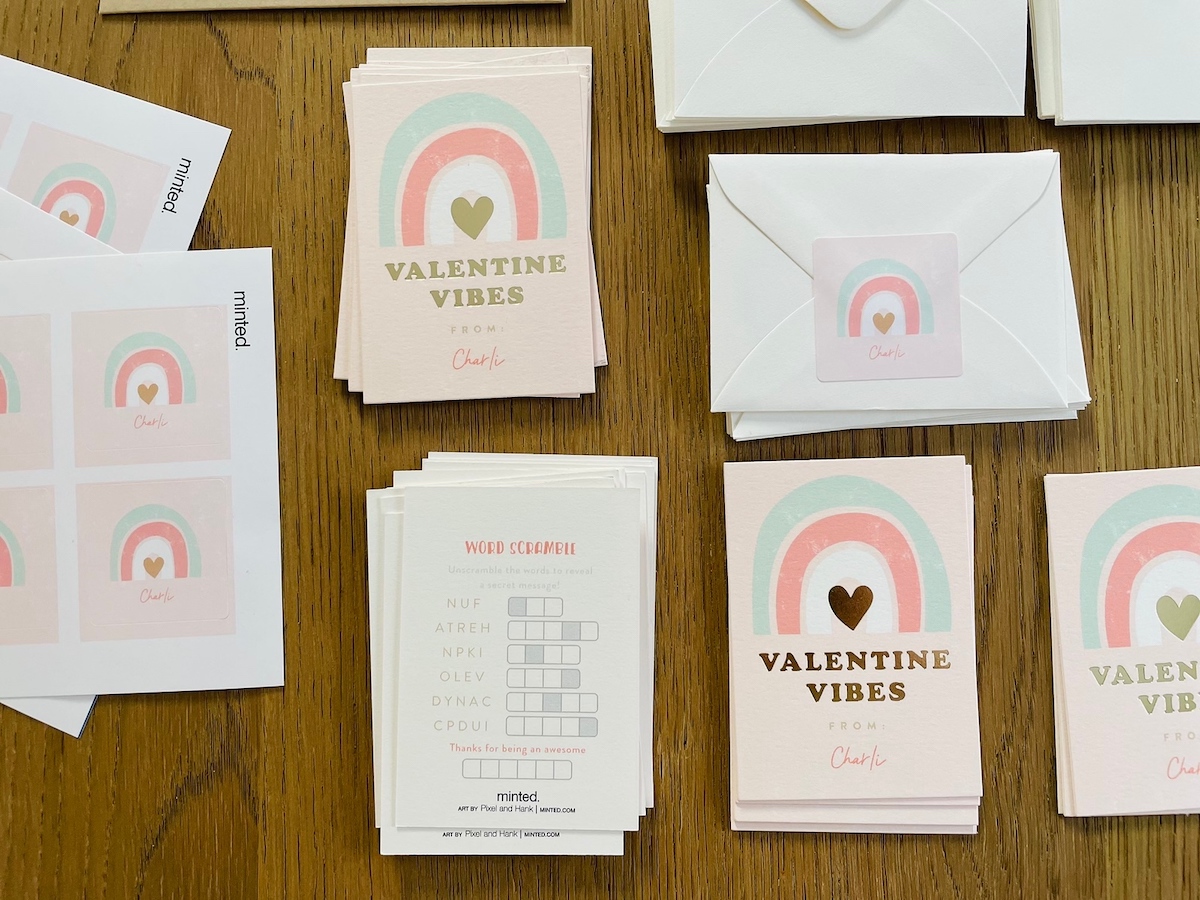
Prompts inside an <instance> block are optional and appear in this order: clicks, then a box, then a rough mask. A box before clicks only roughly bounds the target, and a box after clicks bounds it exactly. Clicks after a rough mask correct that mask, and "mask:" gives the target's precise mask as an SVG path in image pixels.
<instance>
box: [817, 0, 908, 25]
mask: <svg viewBox="0 0 1200 900" xmlns="http://www.w3.org/2000/svg"><path fill="white" fill-rule="evenodd" d="M796 2H799V3H807V4H808V5H809V6H811V7H812V8H813V9H815V10H816V11H817V12H818V13H819V14H820V15H821V16H823V17H824V18H826V19H828V20H829V24H830V25H832V26H834V27H835V28H841V29H844V30H846V31H851V30H853V29H855V28H862V27H863V26H864V25H868V24H870V23H871V22H872V21H874V20H875V19H876V18H878V17H879V15H880V13H882V12H883V11H884V10H885V9H887V8H888V7H890V6H893V5H894V4H896V3H899V2H900V0H796Z"/></svg>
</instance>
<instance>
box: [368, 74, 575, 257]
mask: <svg viewBox="0 0 1200 900" xmlns="http://www.w3.org/2000/svg"><path fill="white" fill-rule="evenodd" d="M466 166H471V167H474V171H473V173H468V174H469V176H470V177H467V178H464V179H457V180H456V179H455V177H454V173H453V171H452V170H453V169H455V168H463V167H466ZM473 185H482V186H487V187H488V190H490V191H491V192H493V193H495V194H496V195H497V196H490V194H489V197H490V199H491V200H492V201H493V202H494V203H495V206H496V212H495V218H496V220H497V230H498V231H499V232H501V233H503V234H504V236H505V237H506V238H511V239H512V240H517V241H531V240H536V239H538V238H563V237H566V235H567V200H566V192H565V190H564V188H563V180H562V174H561V172H560V170H559V168H558V163H557V162H556V161H555V158H554V153H553V151H552V150H551V149H550V145H549V143H548V142H547V141H546V139H545V137H543V136H542V133H541V132H540V131H539V130H538V129H537V127H536V126H535V125H534V124H533V122H532V121H530V119H529V118H528V117H527V116H526V115H525V114H524V113H522V112H521V111H520V110H518V109H517V108H516V107H514V106H512V105H511V104H509V103H506V102H504V101H503V100H500V99H498V98H496V97H493V96H490V95H488V94H477V93H461V94H452V95H450V96H448V97H442V98H440V99H438V100H434V101H432V102H430V103H427V104H425V105H424V106H422V107H420V108H419V109H417V110H416V111H415V112H413V113H412V114H411V115H410V116H409V117H408V118H406V119H405V120H404V121H403V122H401V123H400V125H399V126H398V127H397V128H396V130H395V132H393V134H392V137H391V139H390V140H389V141H388V143H387V147H386V149H385V151H384V158H383V167H382V170H381V172H380V179H379V244H380V246H381V247H395V246H396V244H397V218H398V219H399V232H400V233H399V242H400V244H402V245H403V246H406V247H416V246H423V245H426V244H429V243H434V242H435V241H432V240H431V232H433V230H434V226H435V224H436V223H437V222H438V221H439V219H438V218H437V217H438V216H444V215H446V214H447V212H448V210H449V207H450V203H451V201H452V200H453V199H455V198H456V197H457V196H458V195H459V194H460V193H461V190H460V189H465V188H468V187H471V186H473ZM397 211H398V212H399V216H397ZM439 242H440V241H439Z"/></svg>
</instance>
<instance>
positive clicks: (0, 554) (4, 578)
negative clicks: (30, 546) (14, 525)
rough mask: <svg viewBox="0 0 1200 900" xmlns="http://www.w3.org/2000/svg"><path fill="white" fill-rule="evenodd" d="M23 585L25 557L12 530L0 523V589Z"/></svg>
mask: <svg viewBox="0 0 1200 900" xmlns="http://www.w3.org/2000/svg"><path fill="white" fill-rule="evenodd" d="M23 584H25V557H24V555H22V553H21V545H20V544H19V543H18V542H17V536H16V535H15V534H13V532H12V529H11V528H9V527H8V526H7V525H5V524H4V523H3V522H0V588H9V587H21V586H22V585H23Z"/></svg>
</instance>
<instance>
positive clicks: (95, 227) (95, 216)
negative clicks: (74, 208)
mask: <svg viewBox="0 0 1200 900" xmlns="http://www.w3.org/2000/svg"><path fill="white" fill-rule="evenodd" d="M68 194H79V195H81V196H83V197H84V198H85V199H86V200H87V202H88V210H89V211H88V217H87V225H86V226H85V228H84V230H85V231H86V232H87V233H88V234H89V235H91V236H92V237H96V235H98V234H99V233H100V226H101V225H102V224H103V223H104V210H105V204H104V191H102V190H101V189H100V187H99V186H98V185H95V184H92V183H91V182H90V181H84V180H83V179H80V178H71V179H68V180H66V181H63V182H60V183H59V184H56V185H55V186H54V187H52V188H51V189H50V190H49V191H48V192H47V193H46V196H45V197H43V198H42V210H43V211H45V212H50V211H51V210H53V209H54V204H55V203H57V202H58V201H59V200H61V199H62V198H63V197H65V196H67V195H68Z"/></svg>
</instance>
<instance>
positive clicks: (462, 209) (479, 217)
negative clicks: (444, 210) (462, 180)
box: [450, 197, 496, 241]
mask: <svg viewBox="0 0 1200 900" xmlns="http://www.w3.org/2000/svg"><path fill="white" fill-rule="evenodd" d="M495 211H496V204H494V203H493V202H492V198H491V197H480V198H479V199H478V200H476V201H475V202H474V203H472V202H471V201H470V200H468V199H467V198H466V197H459V198H458V199H456V200H455V201H454V202H453V203H451V204H450V215H451V217H452V218H453V219H454V224H455V225H457V226H458V227H459V228H461V229H462V230H463V233H464V234H465V235H467V237H469V238H470V239H471V240H473V241H474V240H477V239H478V238H479V236H480V235H481V234H483V229H485V228H487V223H488V222H490V221H491V220H492V213H494V212H495Z"/></svg>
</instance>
